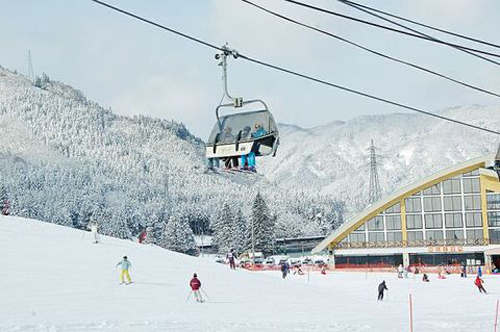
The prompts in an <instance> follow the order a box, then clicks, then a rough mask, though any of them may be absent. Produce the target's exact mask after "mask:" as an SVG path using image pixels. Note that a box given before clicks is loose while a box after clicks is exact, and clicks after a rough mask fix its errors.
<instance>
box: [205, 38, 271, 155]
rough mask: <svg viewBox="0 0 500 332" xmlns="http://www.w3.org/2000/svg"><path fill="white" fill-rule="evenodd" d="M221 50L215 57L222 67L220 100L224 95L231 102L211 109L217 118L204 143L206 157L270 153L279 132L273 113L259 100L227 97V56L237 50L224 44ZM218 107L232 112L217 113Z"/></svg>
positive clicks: (236, 55) (234, 53)
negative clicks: (222, 91) (225, 113)
mask: <svg viewBox="0 0 500 332" xmlns="http://www.w3.org/2000/svg"><path fill="white" fill-rule="evenodd" d="M221 50H222V52H221V53H219V54H216V55H215V58H216V59H217V60H221V62H220V63H219V66H221V67H222V80H223V87H224V93H223V95H222V100H224V99H228V100H230V101H231V103H228V104H220V105H219V106H217V108H216V109H215V115H216V117H217V122H216V123H215V125H214V127H213V129H212V133H211V134H210V137H209V138H208V141H207V143H206V157H207V158H208V159H209V161H211V160H213V159H217V160H218V159H223V160H226V161H227V160H228V159H236V158H238V157H241V156H244V155H245V156H246V155H248V154H250V152H252V153H253V154H255V156H268V155H272V156H273V157H274V156H275V155H276V150H277V149H278V144H279V133H278V127H277V126H276V122H274V118H273V115H272V114H271V112H270V111H269V108H268V107H267V105H266V103H265V102H263V101H262V100H258V99H256V100H246V101H243V99H242V98H233V97H231V95H230V94H229V92H228V91H227V58H228V57H230V56H232V57H233V58H235V59H237V58H238V52H237V51H236V50H232V49H230V48H229V47H228V46H227V45H225V46H223V47H222V48H221ZM222 100H221V102H222ZM245 108H246V109H247V110H245ZM222 109H231V110H232V111H233V113H231V114H227V115H220V114H219V112H220V111H221V110H222ZM240 110H241V111H240ZM235 111H238V112H235ZM236 160H237V159H236Z"/></svg>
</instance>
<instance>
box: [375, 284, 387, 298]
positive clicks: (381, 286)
mask: <svg viewBox="0 0 500 332" xmlns="http://www.w3.org/2000/svg"><path fill="white" fill-rule="evenodd" d="M385 290H389V289H388V288H387V285H386V284H385V280H383V281H382V282H381V283H380V284H379V285H378V299H377V300H378V301H382V300H384V291H385Z"/></svg>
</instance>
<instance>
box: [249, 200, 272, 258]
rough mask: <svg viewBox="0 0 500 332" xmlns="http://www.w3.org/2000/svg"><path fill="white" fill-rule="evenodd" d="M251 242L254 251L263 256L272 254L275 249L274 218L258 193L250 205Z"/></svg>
mask: <svg viewBox="0 0 500 332" xmlns="http://www.w3.org/2000/svg"><path fill="white" fill-rule="evenodd" d="M251 218H252V224H251V227H253V240H254V244H255V250H257V251H262V252H263V253H264V254H265V255H269V254H272V253H273V252H274V251H275V249H276V225H275V218H274V217H273V216H272V215H271V212H270V211H269V207H268V206H267V204H266V202H265V200H264V198H263V197H262V195H261V194H260V193H257V195H256V196H255V200H254V201H253V205H252V216H251Z"/></svg>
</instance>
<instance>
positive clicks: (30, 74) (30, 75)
mask: <svg viewBox="0 0 500 332" xmlns="http://www.w3.org/2000/svg"><path fill="white" fill-rule="evenodd" d="M28 79H29V80H30V81H31V83H35V74H34V73H33V63H32V61H31V51H29V50H28Z"/></svg>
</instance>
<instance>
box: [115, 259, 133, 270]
mask: <svg viewBox="0 0 500 332" xmlns="http://www.w3.org/2000/svg"><path fill="white" fill-rule="evenodd" d="M119 265H121V267H122V270H128V269H130V268H131V267H132V264H131V263H130V261H128V260H122V261H121V262H119V263H118V264H116V266H119Z"/></svg>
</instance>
